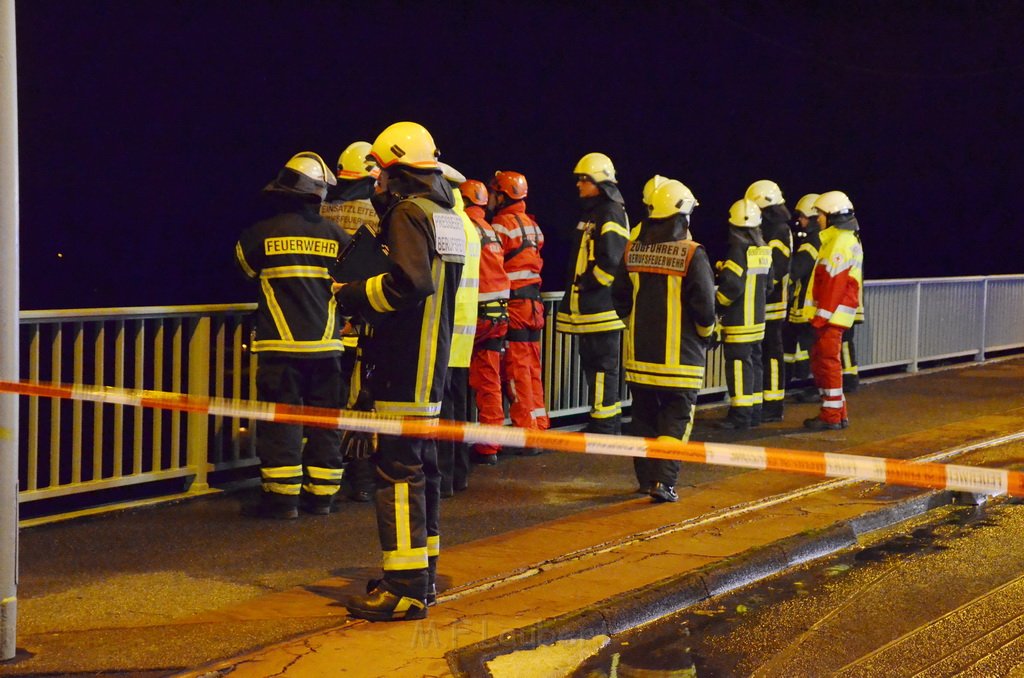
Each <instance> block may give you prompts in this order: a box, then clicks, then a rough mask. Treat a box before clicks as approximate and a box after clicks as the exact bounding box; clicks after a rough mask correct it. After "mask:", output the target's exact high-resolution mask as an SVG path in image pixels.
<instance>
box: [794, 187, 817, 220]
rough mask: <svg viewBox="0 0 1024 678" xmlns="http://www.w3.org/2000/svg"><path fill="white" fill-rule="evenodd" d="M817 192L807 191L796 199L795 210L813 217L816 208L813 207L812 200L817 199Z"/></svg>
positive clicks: (815, 214) (815, 213)
mask: <svg viewBox="0 0 1024 678" xmlns="http://www.w3.org/2000/svg"><path fill="white" fill-rule="evenodd" d="M818 197H819V196H818V194H817V193H808V194H807V195H805V196H804V197H802V198H800V199H799V200H797V201H796V211H797V212H799V213H800V214H802V215H804V216H805V217H815V216H817V215H818V210H817V208H815V207H814V201H815V200H817V199H818Z"/></svg>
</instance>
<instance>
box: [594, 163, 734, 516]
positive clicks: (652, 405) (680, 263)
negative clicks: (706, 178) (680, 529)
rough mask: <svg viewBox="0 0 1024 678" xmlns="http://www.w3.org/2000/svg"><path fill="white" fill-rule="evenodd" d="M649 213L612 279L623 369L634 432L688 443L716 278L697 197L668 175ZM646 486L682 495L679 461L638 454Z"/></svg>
mask: <svg viewBox="0 0 1024 678" xmlns="http://www.w3.org/2000/svg"><path fill="white" fill-rule="evenodd" d="M649 204H650V207H651V210H650V214H649V216H648V217H647V219H645V220H644V222H643V228H641V229H640V231H639V235H638V236H637V238H636V239H635V240H632V241H630V243H629V244H628V245H627V246H626V255H625V257H624V259H623V262H622V265H621V267H620V270H619V271H618V273H617V274H616V276H615V282H614V283H612V295H613V301H614V303H615V311H616V313H618V314H619V316H620V317H621V318H622V319H623V320H624V321H625V323H626V334H625V341H624V344H625V351H624V353H625V357H624V360H623V367H624V369H625V371H626V381H627V382H628V383H629V387H630V392H631V393H632V394H633V407H632V412H633V423H632V428H633V431H632V432H633V434H634V435H638V436H643V437H644V438H668V439H672V440H679V441H682V442H687V441H688V440H689V439H690V430H691V429H692V428H693V413H694V410H695V408H696V405H697V392H698V391H699V390H700V388H701V386H702V385H703V383H704V367H705V363H706V357H707V348H708V343H709V342H710V340H711V336H712V334H713V332H714V329H715V279H714V273H713V272H712V270H711V263H710V262H709V261H708V255H707V253H706V252H705V251H704V248H703V247H702V246H701V245H700V244H699V243H696V242H694V241H693V240H690V239H689V221H690V213H691V212H692V210H693V208H694V206H695V205H696V204H697V200H696V199H695V198H694V197H693V193H691V192H690V189H688V188H687V187H686V186H684V185H683V184H682V183H680V182H678V181H675V180H666V181H665V182H663V183H662V184H661V185H660V186H659V187H658V188H656V189H655V190H654V191H653V192H652V194H651V197H650V202H649ZM633 465H634V469H635V471H636V476H637V480H638V481H639V482H640V491H642V492H647V493H648V494H650V495H651V498H652V500H653V501H655V502H666V501H676V500H677V499H678V498H679V497H678V495H677V494H676V491H675V486H676V481H677V479H678V476H679V466H680V464H679V462H678V461H671V460H667V459H644V458H634V460H633Z"/></svg>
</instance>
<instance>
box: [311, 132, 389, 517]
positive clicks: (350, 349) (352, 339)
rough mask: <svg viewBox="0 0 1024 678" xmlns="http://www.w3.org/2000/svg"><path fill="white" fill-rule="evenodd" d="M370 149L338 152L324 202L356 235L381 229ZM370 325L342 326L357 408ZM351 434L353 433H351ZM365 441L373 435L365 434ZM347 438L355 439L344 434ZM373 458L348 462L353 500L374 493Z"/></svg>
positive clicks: (323, 209) (361, 146) (324, 211)
mask: <svg viewBox="0 0 1024 678" xmlns="http://www.w3.org/2000/svg"><path fill="white" fill-rule="evenodd" d="M369 153H370V143H369V142H368V141H355V142H353V143H351V144H349V145H348V146H347V147H346V148H345V150H344V151H342V152H341V155H340V156H338V170H337V175H336V176H337V178H338V183H337V184H336V185H335V186H331V187H330V188H328V189H327V197H326V198H325V199H324V201H323V203H321V205H320V216H322V217H324V218H325V219H330V220H331V221H333V222H334V223H336V224H338V225H339V226H341V227H342V228H343V229H344V230H345V232H346V233H348V234H349V235H355V233H356V231H357V230H359V227H360V226H361V225H366V227H367V228H369V229H370V230H371V231H373V232H374V233H376V232H377V223H378V221H379V218H378V217H377V212H376V210H374V209H373V205H372V204H371V202H370V198H372V197H373V193H374V185H375V184H376V181H377V175H378V174H379V173H380V169H379V168H378V167H377V161H376V160H374V159H373V157H372V156H370V155H369ZM369 332H370V328H369V327H368V326H367V325H366V323H363V322H359V321H358V320H357V321H356V322H351V321H350V322H347V323H346V324H345V325H343V326H342V332H341V341H342V343H343V344H344V345H345V353H344V355H342V358H341V371H342V376H343V378H344V380H345V384H346V386H347V390H346V393H347V394H348V396H347V398H346V407H348V408H349V409H355V408H356V406H357V403H360V406H361V405H362V404H363V403H365V400H366V399H365V397H364V399H363V400H360V399H359V396H360V393H361V392H362V390H363V383H364V381H365V376H366V375H365V373H364V372H365V370H364V362H363V360H362V357H361V353H362V350H361V347H360V346H359V344H360V342H362V343H363V344H365V343H366V342H367V341H368V334H369ZM350 436H351V434H350ZM359 439H361V440H362V441H364V442H369V441H370V440H372V437H367V436H362V437H360V438H359ZM342 440H343V441H346V442H347V441H350V440H353V438H351V437H343V438H342ZM375 475H376V472H375V471H374V469H373V462H371V461H370V459H369V457H365V456H358V457H353V458H350V459H349V460H348V462H347V463H346V465H345V483H346V484H347V485H348V496H349V498H350V499H352V500H353V501H358V502H367V501H370V499H372V497H373V488H374V480H373V478H374V476H375Z"/></svg>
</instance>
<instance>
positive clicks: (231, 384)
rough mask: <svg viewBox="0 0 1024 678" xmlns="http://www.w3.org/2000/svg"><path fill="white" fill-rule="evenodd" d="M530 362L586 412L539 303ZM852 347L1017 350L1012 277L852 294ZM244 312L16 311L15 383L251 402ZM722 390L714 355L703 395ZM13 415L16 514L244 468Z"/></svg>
mask: <svg viewBox="0 0 1024 678" xmlns="http://www.w3.org/2000/svg"><path fill="white" fill-rule="evenodd" d="M543 297H544V304H545V308H546V312H547V318H548V323H547V327H546V328H545V330H544V333H543V335H542V347H541V356H542V360H543V378H544V387H545V396H546V399H547V405H548V410H549V412H550V415H551V417H552V418H553V419H556V420H557V419H559V418H564V417H567V416H571V415H574V414H580V413H583V412H585V411H586V410H587V404H586V403H587V386H586V381H585V379H584V376H583V371H582V369H581V367H580V364H579V354H578V352H577V350H576V349H577V346H576V343H577V339H576V337H574V336H571V335H565V334H561V333H557V332H555V330H554V315H555V309H556V306H557V304H558V301H559V300H560V298H561V293H550V292H549V293H545V294H544V295H543ZM865 306H866V308H867V321H866V322H865V324H864V325H862V326H861V327H860V328H858V331H857V333H856V338H855V344H856V347H857V354H858V359H859V362H860V367H861V369H862V370H870V369H872V368H882V367H898V366H906V368H907V369H909V370H916V369H918V367H919V365H920V364H921V363H922V362H926V361H931V360H940V359H947V358H955V357H965V356H967V357H973V358H974V359H976V360H982V359H983V358H984V357H985V355H986V353H988V352H993V351H1004V350H1009V349H1020V348H1024V313H1021V310H1022V309H1024V275H1008V276H989V277H970V278H932V279H919V280H878V281H869V282H867V283H866V284H865ZM254 310H255V304H226V305H216V306H174V307H144V308H128V309H77V310H59V311H24V312H22V314H21V351H22V355H21V366H22V367H21V370H22V378H25V379H30V380H33V381H42V382H57V383H67V382H73V383H85V384H101V385H108V386H116V387H124V388H132V389H137V388H141V389H155V390H165V391H176V392H185V393H191V394H195V395H212V396H217V397H226V398H239V399H254V398H255V395H256V388H255V376H256V356H255V355H254V354H253V353H251V352H250V351H249V343H250V335H251V332H252V312H253V311H254ZM725 390H726V387H725V377H724V365H723V359H722V354H721V350H720V349H716V350H715V351H712V352H711V354H710V355H709V356H708V367H707V372H706V377H705V386H704V389H703V391H702V392H703V393H705V394H721V393H724V392H725ZM23 402H24V403H25V404H24V405H23V407H22V408H20V412H21V422H20V424H21V429H20V464H19V469H20V487H21V492H20V500H21V501H22V502H31V501H37V500H41V499H50V498H55V497H62V496H67V495H73V494H81V493H87V492H92V491H95V490H104V489H110V488H117V487H126V486H130V485H137V484H142V483H152V482H155V481H162V480H168V479H180V480H181V481H182V483H183V485H184V486H186V487H191V488H192V489H204V488H205V487H206V486H207V483H208V476H209V474H210V473H211V472H215V471H221V470H228V469H235V468H239V467H245V466H251V465H254V464H256V463H257V460H256V457H255V450H254V447H253V436H252V435H251V432H252V422H249V421H247V420H245V419H237V418H225V417H219V416H207V415H200V414H181V413H172V412H162V411H156V410H143V409H141V408H129V407H123V406H115V405H102V404H94V403H83V402H69V401H57V400H50V399H44V398H36V397H29V398H26V399H25V401H23Z"/></svg>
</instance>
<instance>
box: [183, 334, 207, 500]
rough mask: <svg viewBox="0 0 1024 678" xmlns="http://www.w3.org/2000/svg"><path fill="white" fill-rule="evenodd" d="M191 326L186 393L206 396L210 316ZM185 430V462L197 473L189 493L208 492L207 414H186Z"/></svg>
mask: <svg viewBox="0 0 1024 678" xmlns="http://www.w3.org/2000/svg"><path fill="white" fill-rule="evenodd" d="M191 325H192V327H191V332H190V333H189V337H188V394H189V395H194V396H203V397H209V395H210V326H211V322H210V317H209V316H203V317H201V318H196V319H195V321H194V322H193V323H191ZM185 431H186V437H185V456H186V463H187V464H188V467H189V468H191V469H193V470H194V471H195V474H196V477H195V480H194V481H193V482H192V485H191V486H190V487H189V490H191V491H193V492H195V491H203V490H207V489H209V484H208V483H207V478H206V476H207V469H208V468H209V459H208V456H209V445H210V439H209V432H210V417H209V415H207V414H206V413H204V412H189V414H188V417H187V419H186V424H185Z"/></svg>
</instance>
